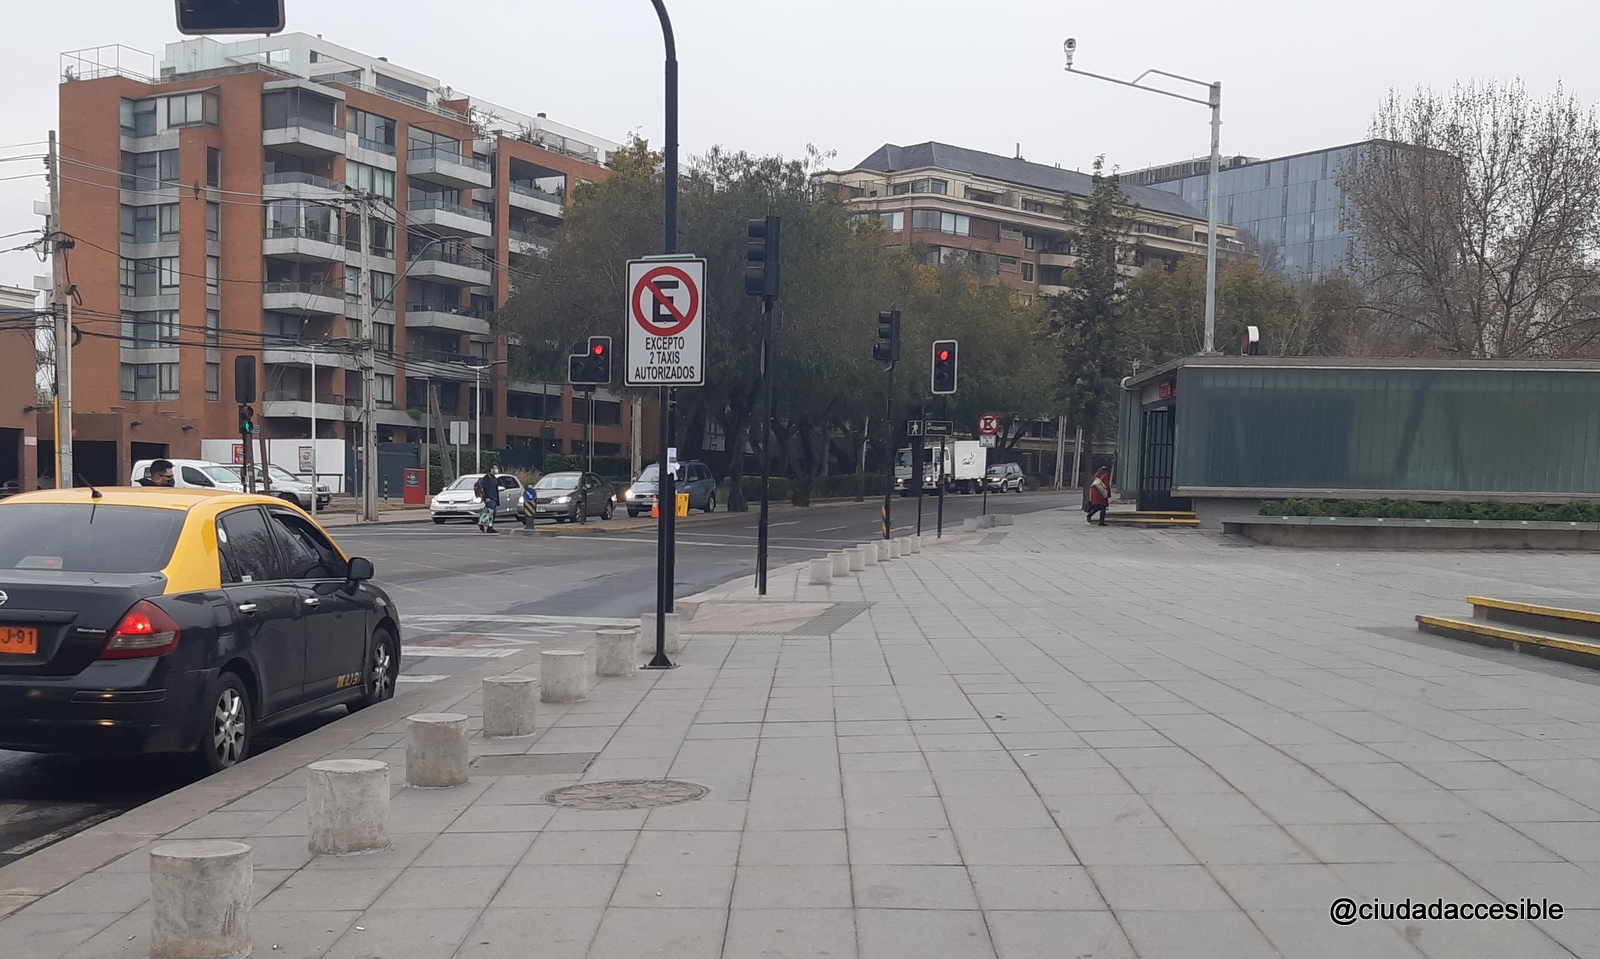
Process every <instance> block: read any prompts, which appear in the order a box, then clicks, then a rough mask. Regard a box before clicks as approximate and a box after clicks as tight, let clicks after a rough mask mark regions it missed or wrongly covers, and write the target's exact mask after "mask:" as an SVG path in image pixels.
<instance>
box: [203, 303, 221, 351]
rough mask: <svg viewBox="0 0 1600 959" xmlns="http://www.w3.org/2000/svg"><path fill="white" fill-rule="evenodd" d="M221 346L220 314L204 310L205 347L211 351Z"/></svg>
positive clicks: (216, 311)
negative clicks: (210, 348)
mask: <svg viewBox="0 0 1600 959" xmlns="http://www.w3.org/2000/svg"><path fill="white" fill-rule="evenodd" d="M221 345H222V313H221V312H220V311H218V310H206V346H209V347H212V348H213V349H214V348H216V347H219V346H221Z"/></svg>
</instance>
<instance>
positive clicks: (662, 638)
mask: <svg viewBox="0 0 1600 959" xmlns="http://www.w3.org/2000/svg"><path fill="white" fill-rule="evenodd" d="M650 2H651V3H653V4H654V5H655V8H656V16H657V17H658V18H660V20H661V39H662V41H663V42H664V43H665V45H666V78H665V79H666V145H665V149H664V153H665V156H664V157H663V160H664V161H665V166H666V171H665V173H666V183H665V191H666V211H665V212H666V216H665V218H664V219H665V221H666V223H665V226H666V245H665V247H664V249H663V250H662V252H664V253H676V252H678V45H677V43H676V42H675V41H674V40H673V36H672V20H671V19H670V18H669V17H668V16H667V8H666V5H665V4H664V3H663V2H662V0H650ZM667 393H668V389H667V387H665V386H663V387H661V389H660V395H661V399H660V402H661V415H660V420H661V423H660V427H661V430H660V439H661V451H660V459H659V460H658V461H657V469H658V470H659V471H660V472H659V473H658V474H657V479H658V480H659V485H658V486H657V487H656V489H657V494H656V502H657V504H658V509H657V510H656V512H657V513H658V514H659V517H660V518H659V519H658V520H657V521H656V654H655V656H654V657H653V658H652V659H651V660H650V662H649V663H648V664H646V666H645V668H646V669H672V668H673V662H672V660H670V659H668V658H667V616H666V614H667V611H668V610H670V609H671V608H672V579H673V576H672V547H673V534H674V532H675V529H676V518H677V515H678V498H677V496H676V495H675V493H676V491H675V490H674V488H673V482H672V475H671V474H670V473H668V472H667V444H668V443H670V442H671V441H672V437H671V434H670V431H669V430H668V427H667V404H668V396H667ZM668 504H671V506H670V508H669V506H668Z"/></svg>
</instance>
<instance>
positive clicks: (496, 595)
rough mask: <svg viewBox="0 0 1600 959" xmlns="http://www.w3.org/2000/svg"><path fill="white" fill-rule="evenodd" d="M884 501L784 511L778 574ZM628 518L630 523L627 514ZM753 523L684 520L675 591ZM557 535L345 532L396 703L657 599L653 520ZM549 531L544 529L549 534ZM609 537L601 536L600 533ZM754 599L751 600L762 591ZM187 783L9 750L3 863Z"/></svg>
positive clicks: (907, 527)
mask: <svg viewBox="0 0 1600 959" xmlns="http://www.w3.org/2000/svg"><path fill="white" fill-rule="evenodd" d="M1077 499H1078V494H1077V493H1076V492H1072V493H1065V494H1063V493H1026V494H1022V495H1018V494H1015V493H1011V494H1007V495H1004V496H1000V495H997V494H995V495H991V496H990V497H989V508H990V510H991V511H994V512H1000V511H1004V512H1012V513H1027V512H1033V511H1036V510H1041V509H1053V508H1058V507H1063V506H1075V505H1076V504H1077ZM982 502H983V497H981V496H949V497H946V498H945V502H944V507H945V509H944V520H945V522H944V525H945V529H947V530H949V529H952V528H953V529H956V530H959V529H960V528H961V520H962V519H963V518H964V517H967V516H975V515H977V514H978V513H979V512H980V511H981V509H982ZM881 507H882V501H881V500H878V501H872V500H869V501H868V502H866V503H851V502H843V503H839V502H831V503H822V504H818V505H816V506H813V507H810V508H807V509H796V508H793V507H789V506H787V505H784V506H775V507H773V509H772V510H771V515H770V517H769V541H768V547H769V556H770V559H769V568H777V567H780V566H785V565H788V564H790V563H794V562H799V561H801V560H805V559H811V558H815V557H818V556H822V555H825V554H826V553H828V552H830V551H832V550H836V549H840V548H843V547H845V546H854V545H856V544H858V543H863V542H866V541H868V540H871V539H874V538H876V537H878V536H879V535H880V527H879V513H880V510H881ZM922 509H923V516H922V531H923V533H924V534H931V533H933V532H934V531H935V525H936V511H937V501H936V500H935V499H933V498H928V499H925V500H924V502H923V507H922ZM892 512H893V518H894V530H895V534H896V535H902V534H905V533H911V532H916V529H917V507H916V500H915V499H911V498H900V497H895V498H894V500H893V503H892ZM618 515H619V516H624V515H625V514H620V513H619V514H618ZM757 519H758V516H757V513H756V511H755V510H754V509H752V510H751V511H749V512H746V513H727V512H719V513H713V514H709V515H705V514H699V513H696V514H693V515H691V516H689V517H688V518H686V519H680V520H679V521H678V526H677V537H676V538H677V564H676V569H675V574H676V575H675V577H674V580H675V582H674V595H675V596H688V595H693V594H694V593H698V592H700V591H701V590H704V589H708V588H710V587H712V586H716V585H719V584H721V583H725V582H728V581H729V580H732V579H736V578H738V577H741V576H748V575H751V574H753V573H754V572H755V562H756V546H755V544H756V532H757V529H756V527H757ZM590 524H591V526H593V527H594V529H593V530H584V531H579V532H567V531H566V530H563V533H562V534H561V535H550V534H548V533H540V534H537V535H528V534H523V533H512V532H510V531H511V530H512V529H514V527H512V526H508V525H505V524H502V529H505V530H507V532H505V533H502V534H497V535H494V536H488V535H485V534H483V533H480V532H478V530H477V528H476V527H474V526H471V525H467V524H447V525H444V526H435V525H433V524H432V523H417V524H413V523H405V524H398V523H397V524H392V525H384V526H377V527H342V528H340V529H337V530H335V531H334V535H335V538H336V539H337V540H338V541H339V544H340V545H341V546H342V547H343V548H344V550H345V551H346V552H347V553H349V554H351V555H356V556H365V557H367V558H368V559H371V560H372V561H373V564H374V565H375V566H376V568H377V573H378V577H377V578H378V582H379V583H380V584H382V585H383V586H384V587H385V588H386V589H387V590H388V591H389V593H390V595H391V596H392V597H393V599H394V600H395V603H396V605H398V606H399V608H400V613H401V631H402V634H403V635H402V646H403V649H402V654H401V662H402V670H401V677H400V679H401V682H400V685H399V689H398V695H401V696H407V695H416V693H417V691H418V690H420V689H424V688H426V686H427V685H428V684H430V683H433V682H437V681H439V680H441V679H443V678H445V677H447V676H451V675H455V674H457V673H461V672H464V671H467V670H470V669H472V668H474V667H476V666H478V665H481V664H482V663H483V661H484V660H485V659H493V658H498V657H503V656H508V655H511V654H512V653H514V652H516V651H517V650H518V649H519V648H522V647H524V646H528V645H539V644H542V643H545V642H549V641H551V640H553V639H556V638H559V637H560V636H562V635H565V634H566V633H568V632H570V631H572V630H575V629H595V628H603V627H606V626H611V625H621V624H622V622H623V621H624V620H632V621H633V622H637V617H638V616H639V614H640V613H643V612H648V611H652V610H654V608H655V601H656V575H655V571H656V531H655V524H654V523H653V522H649V521H643V520H627V519H615V520H611V521H609V522H606V521H601V520H599V519H594V520H591V521H590ZM541 529H549V527H548V526H543V525H542V526H541ZM602 529H603V530H604V532H599V531H598V530H602ZM753 595H754V592H753V591H752V596H753ZM343 715H344V710H343V708H342V707H340V708H335V709H331V710H328V711H327V712H325V713H323V714H321V715H319V716H316V717H312V718H311V719H309V720H307V721H305V722H303V723H299V724H296V725H295V726H294V727H293V728H289V729H284V730H281V731H274V733H273V734H272V735H271V736H270V737H262V738H261V739H259V740H258V742H257V748H258V749H259V748H271V747H272V746H274V745H277V744H279V743H281V742H284V741H285V740H286V739H288V738H292V737H293V736H295V735H300V734H303V733H304V732H306V731H309V730H310V729H314V728H316V727H317V726H320V725H322V724H325V723H328V722H332V721H333V720H335V719H338V718H339V717H340V716H343ZM191 781H192V774H191V773H190V772H189V771H188V769H187V766H186V764H185V763H184V762H183V761H182V760H181V758H180V757H137V758H130V759H122V760H115V761H111V762H107V761H106V760H94V761H89V760H77V759H73V758H71V757H65V756H34V755H30V754H26V753H11V752H4V751H0V865H5V864H6V863H8V862H12V861H14V860H16V859H19V858H21V857H23V856H25V855H27V854H28V853H31V852H34V851H36V850H38V849H41V848H43V847H44V846H46V845H49V844H50V843H51V842H55V841H57V840H60V839H64V838H66V837H67V836H69V835H72V834H73V833H74V832H78V831H80V830H82V829H86V828H88V827H89V826H91V825H93V824H95V823H97V822H100V821H102V820H104V819H109V818H111V817H114V816H116V815H117V814H119V813H121V812H123V811H125V810H127V809H131V808H133V807H135V806H138V805H140V804H142V803H145V802H148V801H149V800H151V799H153V798H155V797H157V796H160V795H162V794H164V793H166V792H170V791H171V790H174V789H177V788H179V787H181V786H183V785H186V784H187V783H189V782H191Z"/></svg>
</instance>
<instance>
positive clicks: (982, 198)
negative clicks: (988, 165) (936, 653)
mask: <svg viewBox="0 0 1600 959" xmlns="http://www.w3.org/2000/svg"><path fill="white" fill-rule="evenodd" d="M966 194H967V199H969V200H976V201H977V202H979V203H999V202H1000V195H999V194H998V193H988V192H986V191H984V190H974V189H973V188H972V187H970V186H969V187H967V188H966Z"/></svg>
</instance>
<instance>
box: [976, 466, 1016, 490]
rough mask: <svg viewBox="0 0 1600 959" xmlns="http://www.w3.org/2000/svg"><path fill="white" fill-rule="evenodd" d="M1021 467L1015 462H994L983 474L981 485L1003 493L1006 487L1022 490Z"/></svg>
mask: <svg viewBox="0 0 1600 959" xmlns="http://www.w3.org/2000/svg"><path fill="white" fill-rule="evenodd" d="M1022 482H1023V476H1022V467H1020V466H1018V465H1017V464H1015V463H996V464H994V465H993V466H991V467H989V468H988V470H986V471H985V472H984V474H983V485H984V487H985V488H987V489H991V490H994V491H995V492H996V493H1004V492H1005V491H1006V490H1008V489H1014V490H1016V491H1017V492H1019V493H1020V492H1022Z"/></svg>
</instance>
